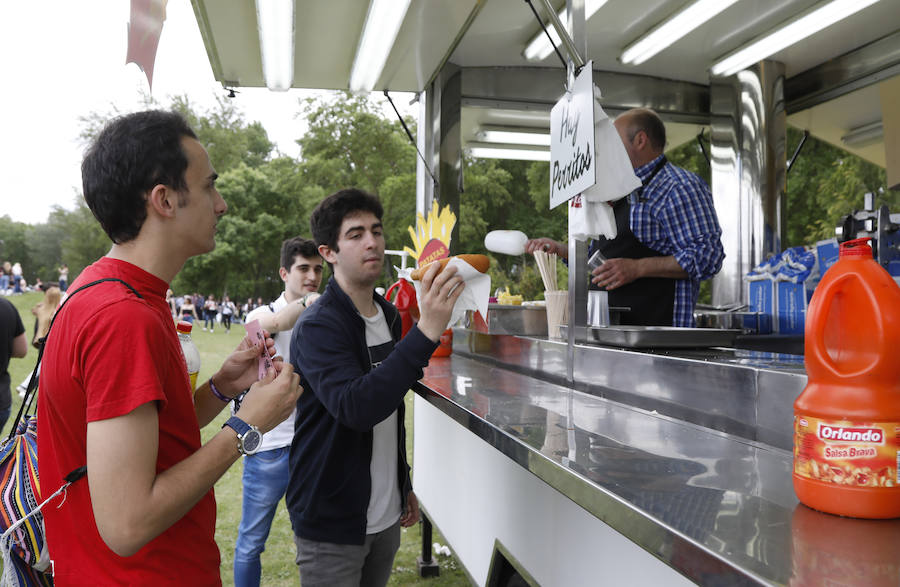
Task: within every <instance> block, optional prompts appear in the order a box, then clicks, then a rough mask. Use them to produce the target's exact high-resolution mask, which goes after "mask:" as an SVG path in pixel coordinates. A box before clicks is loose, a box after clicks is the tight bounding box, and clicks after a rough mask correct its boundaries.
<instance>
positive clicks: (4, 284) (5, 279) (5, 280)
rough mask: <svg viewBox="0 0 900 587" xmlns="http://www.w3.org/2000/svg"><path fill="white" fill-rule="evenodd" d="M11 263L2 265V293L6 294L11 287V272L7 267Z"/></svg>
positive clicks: (0, 290) (0, 278)
mask: <svg viewBox="0 0 900 587" xmlns="http://www.w3.org/2000/svg"><path fill="white" fill-rule="evenodd" d="M8 265H9V263H4V264H3V267H0V295H3V296H5V295H6V293H7V291H6V290H8V289H9V272H8V271H7V269H6V267H7V266H8Z"/></svg>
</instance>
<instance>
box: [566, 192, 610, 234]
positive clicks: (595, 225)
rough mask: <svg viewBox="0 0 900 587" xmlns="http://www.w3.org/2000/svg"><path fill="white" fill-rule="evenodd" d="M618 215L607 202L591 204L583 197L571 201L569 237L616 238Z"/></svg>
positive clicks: (578, 196) (576, 197)
mask: <svg viewBox="0 0 900 587" xmlns="http://www.w3.org/2000/svg"><path fill="white" fill-rule="evenodd" d="M616 234H618V230H617V229H616V214H615V212H614V211H613V209H612V206H610V205H609V204H607V203H606V202H591V201H590V200H587V199H585V198H584V196H582V195H580V194H579V195H577V196H575V197H574V198H572V199H571V200H569V236H571V237H574V238H576V239H578V240H582V241H583V240H588V239H592V238H597V237H598V236H605V237H606V238H608V239H614V238H616Z"/></svg>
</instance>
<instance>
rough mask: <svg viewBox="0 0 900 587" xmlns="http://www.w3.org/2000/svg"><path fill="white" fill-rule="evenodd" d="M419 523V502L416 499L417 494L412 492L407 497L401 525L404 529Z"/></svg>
mask: <svg viewBox="0 0 900 587" xmlns="http://www.w3.org/2000/svg"><path fill="white" fill-rule="evenodd" d="M418 521H419V500H418V498H416V494H415V493H413V492H412V491H410V492H409V495H407V496H406V509H404V510H403V514H402V515H401V516H400V525H401V526H403V527H404V528H409V527H410V526H412V525H413V524H415V523H416V522H418Z"/></svg>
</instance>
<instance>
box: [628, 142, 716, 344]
mask: <svg viewBox="0 0 900 587" xmlns="http://www.w3.org/2000/svg"><path fill="white" fill-rule="evenodd" d="M661 157H662V155H660V156H659V157H657V158H656V159H654V160H653V161H650V162H649V163H647V164H646V165H642V166H640V167H638V168H637V169H635V170H634V173H635V174H636V175H637V176H638V178H639V179H640V180H641V181H645V180H646V179H647V177H648V176H649V175H650V173H651V172H652V171H653V169H654V167H656V164H657V163H659V160H660V158H661ZM631 231H632V232H633V233H634V236H636V237H637V239H638V240H639V241H641V242H642V243H643V244H644V245H646V246H648V247H650V248H651V249H653V250H655V251H659V252H660V253H662V254H664V255H672V256H674V257H675V260H676V261H677V262H678V264H679V265H681V268H682V269H684V270H685V272H686V273H687V274H688V279H678V280H676V281H675V307H674V310H673V315H672V325H673V326H694V324H695V323H694V304H696V302H697V294H698V292H699V291H700V281H702V280H704V279H709V278H711V277H712V276H713V275H715V274H716V273H718V272H719V269H721V268H722V260H723V259H724V258H725V251H724V249H723V248H722V239H721V236H722V228H721V227H720V226H719V219H718V218H717V217H716V210H715V208H714V207H713V201H712V194H711V193H710V191H709V186H707V185H706V182H705V181H703V180H702V179H700V177H698V176H696V175H694V174H693V173H691V172H690V171H685V170H684V169H681V168H680V167H676V166H675V165H672V164H671V163H667V164H666V165H665V167H663V168H662V169H661V170H660V171H659V173H657V174H656V177H654V178H653V180H652V181H651V182H650V183H649V184H648V185H647V186H646V187H644V193H643V195H642V196H641V199H640V201H639V202H638V203H636V204H632V205H631Z"/></svg>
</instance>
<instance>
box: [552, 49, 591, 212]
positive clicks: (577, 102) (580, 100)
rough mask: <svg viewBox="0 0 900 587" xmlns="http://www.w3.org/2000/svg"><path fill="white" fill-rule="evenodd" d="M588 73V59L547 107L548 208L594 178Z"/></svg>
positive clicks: (557, 204)
mask: <svg viewBox="0 0 900 587" xmlns="http://www.w3.org/2000/svg"><path fill="white" fill-rule="evenodd" d="M592 74H593V69H592V62H590V61H589V62H588V63H586V64H585V66H584V67H583V68H582V69H581V73H580V74H578V77H576V78H575V83H573V84H572V88H571V91H567V92H566V93H565V95H564V96H563V97H562V98H561V99H560V101H559V102H557V103H556V105H554V106H553V110H551V111H550V208H551V209H552V208H555V207H557V206H559V205H560V204H562V203H563V202H566V201H567V200H569V199H570V198H572V197H574V196H577V195H578V194H580V193H581V192H583V191H584V190H586V189H588V188H589V187H591V186H592V185H594V184H595V183H596V182H597V177H596V175H597V167H596V165H594V153H595V150H594V93H593V75H592Z"/></svg>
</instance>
